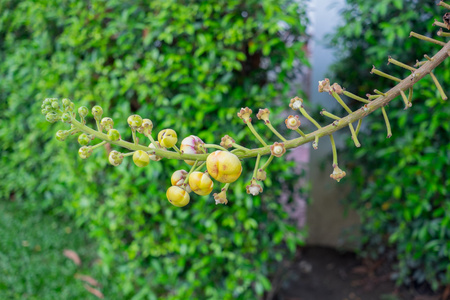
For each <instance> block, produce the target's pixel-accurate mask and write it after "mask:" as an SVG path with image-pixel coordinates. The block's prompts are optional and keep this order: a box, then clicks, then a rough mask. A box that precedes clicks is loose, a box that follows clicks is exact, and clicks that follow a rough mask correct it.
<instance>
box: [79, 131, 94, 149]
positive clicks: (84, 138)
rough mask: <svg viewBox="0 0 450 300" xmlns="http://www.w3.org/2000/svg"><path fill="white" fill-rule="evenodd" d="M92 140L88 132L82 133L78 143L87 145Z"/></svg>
mask: <svg viewBox="0 0 450 300" xmlns="http://www.w3.org/2000/svg"><path fill="white" fill-rule="evenodd" d="M90 141H91V139H90V138H89V137H88V136H87V134H86V133H82V134H80V136H79V137H78V143H80V145H81V146H86V145H87V144H89V143H90Z"/></svg>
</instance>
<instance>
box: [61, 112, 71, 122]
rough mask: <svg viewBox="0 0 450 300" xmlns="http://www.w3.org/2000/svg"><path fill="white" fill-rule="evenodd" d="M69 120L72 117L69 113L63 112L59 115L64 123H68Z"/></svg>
mask: <svg viewBox="0 0 450 300" xmlns="http://www.w3.org/2000/svg"><path fill="white" fill-rule="evenodd" d="M71 120H72V118H71V117H70V115H69V114H68V113H64V114H63V115H62V116H61V121H63V122H64V123H70V121H71Z"/></svg>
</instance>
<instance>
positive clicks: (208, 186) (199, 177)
mask: <svg viewBox="0 0 450 300" xmlns="http://www.w3.org/2000/svg"><path fill="white" fill-rule="evenodd" d="M189 186H190V187H191V189H192V191H193V192H194V193H196V194H197V195H200V196H206V195H209V194H211V192H212V190H213V187H214V183H213V181H212V180H211V178H210V177H209V175H208V173H202V172H192V174H191V175H189Z"/></svg>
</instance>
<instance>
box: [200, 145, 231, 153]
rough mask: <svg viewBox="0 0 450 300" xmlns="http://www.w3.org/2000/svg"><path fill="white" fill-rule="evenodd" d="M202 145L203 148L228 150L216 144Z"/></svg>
mask: <svg viewBox="0 0 450 300" xmlns="http://www.w3.org/2000/svg"><path fill="white" fill-rule="evenodd" d="M204 146H205V148H214V149H219V150H223V151H228V150H227V149H225V148H224V147H222V146H219V145H216V144H205V145H204Z"/></svg>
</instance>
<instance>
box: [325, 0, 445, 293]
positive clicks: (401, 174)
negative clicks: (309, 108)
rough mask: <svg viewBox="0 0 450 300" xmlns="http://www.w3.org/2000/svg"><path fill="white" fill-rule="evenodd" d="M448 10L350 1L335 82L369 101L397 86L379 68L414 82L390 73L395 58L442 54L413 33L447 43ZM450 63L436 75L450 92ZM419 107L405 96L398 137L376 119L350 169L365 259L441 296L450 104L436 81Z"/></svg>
mask: <svg viewBox="0 0 450 300" xmlns="http://www.w3.org/2000/svg"><path fill="white" fill-rule="evenodd" d="M417 12H420V13H417ZM445 12H446V11H445V10H444V9H442V8H440V7H437V6H436V5H435V3H433V1H409V0H408V1H392V0H384V1H379V2H377V3H371V2H368V1H362V0H347V5H346V9H345V11H344V13H343V16H344V21H345V22H348V23H347V25H345V26H342V27H340V28H338V30H337V33H336V35H335V36H334V38H333V41H334V44H335V45H337V46H338V47H339V50H340V53H341V54H342V55H341V60H340V61H339V63H337V64H336V65H335V73H336V78H334V80H335V81H337V82H342V83H343V85H344V86H345V87H348V88H350V90H353V91H358V92H359V94H360V95H364V94H366V93H367V92H370V91H371V90H373V89H374V88H377V89H379V90H382V91H383V90H387V87H389V86H392V83H391V82H387V81H383V82H381V80H380V79H381V78H380V77H376V76H375V75H370V74H369V71H370V69H371V66H372V64H373V65H375V66H376V67H377V68H381V69H382V70H384V71H386V72H389V73H390V74H392V75H395V76H399V77H402V76H406V75H408V72H407V71H405V70H402V69H401V68H398V67H396V66H393V65H389V66H386V62H387V58H388V55H390V56H392V57H393V58H395V59H397V60H400V61H403V62H405V63H407V64H409V65H413V64H414V63H415V61H416V59H419V60H423V59H424V58H423V54H428V55H430V56H432V55H433V54H434V53H436V52H437V51H438V50H439V47H438V46H436V45H433V44H430V43H426V42H421V41H419V40H417V39H414V38H408V36H409V32H410V31H414V32H417V33H420V34H424V35H429V36H435V37H437V36H436V32H437V28H436V27H432V26H431V24H432V23H433V19H441V17H440V16H442V15H443V14H444V13H445ZM350 21H351V22H350ZM438 39H439V38H438ZM449 66H450V61H448V60H447V61H445V62H444V64H443V65H442V66H440V67H438V69H436V71H435V74H436V76H437V77H438V79H439V80H440V82H441V83H442V85H443V87H444V90H445V91H446V93H447V95H449V94H450V89H449V86H450V85H449V83H450V72H449V71H448V70H449ZM334 80H333V81H334ZM412 102H413V106H412V108H410V109H408V110H406V111H404V110H403V108H404V104H403V101H402V100H401V98H398V99H396V100H394V101H393V102H391V103H390V104H389V107H388V108H387V111H388V115H389V118H390V121H391V125H392V131H393V136H392V138H390V139H386V138H385V137H386V129H385V126H384V122H383V120H382V116H381V115H380V114H374V115H372V116H369V117H368V118H367V120H366V123H367V124H368V125H367V128H366V130H365V132H363V133H362V135H361V138H360V142H361V144H362V147H361V148H360V149H354V147H351V148H350V149H349V151H348V152H347V153H348V155H347V156H346V158H345V160H347V162H349V163H351V165H356V167H355V168H354V169H351V170H350V172H349V173H351V174H352V175H351V177H350V179H349V182H350V183H351V184H352V185H353V187H354V189H355V192H354V193H353V195H355V196H354V197H352V198H351V199H349V203H350V204H351V205H352V206H353V207H354V208H356V209H357V211H358V212H359V214H360V216H361V219H362V225H361V229H362V234H363V236H362V239H361V246H362V250H363V253H364V254H366V255H371V256H374V257H377V256H379V255H382V256H385V257H393V258H395V260H396V262H397V263H396V264H395V269H396V271H397V272H396V278H397V282H398V283H412V282H415V283H419V284H423V283H428V284H431V286H432V287H433V288H434V289H436V288H437V287H438V286H440V285H446V284H449V283H450V242H449V240H450V201H449V200H450V194H449V189H448V187H449V186H450V177H449V171H448V170H449V168H450V122H449V121H450V105H449V103H448V101H447V102H445V101H443V100H441V98H440V96H439V94H438V92H437V89H436V87H435V86H434V84H433V82H432V81H431V78H430V77H428V78H426V79H424V80H423V81H421V82H420V83H419V84H417V86H416V87H415V89H414V98H413V101H412ZM354 107H357V105H355V106H354ZM349 145H350V144H349ZM349 147H350V146H349ZM349 167H350V166H349Z"/></svg>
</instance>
